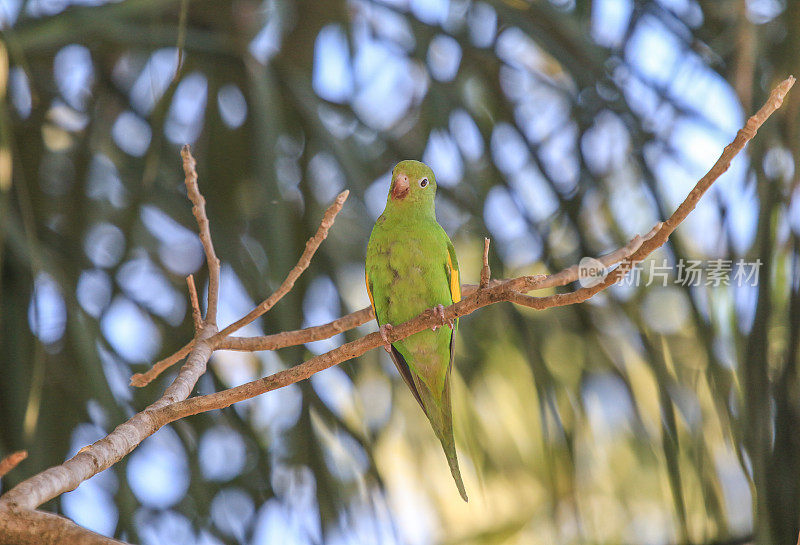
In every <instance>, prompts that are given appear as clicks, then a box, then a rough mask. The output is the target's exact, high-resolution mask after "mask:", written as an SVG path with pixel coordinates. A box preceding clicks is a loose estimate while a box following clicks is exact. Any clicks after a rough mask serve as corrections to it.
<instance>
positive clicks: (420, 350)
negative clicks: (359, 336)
mask: <svg viewBox="0 0 800 545" xmlns="http://www.w3.org/2000/svg"><path fill="white" fill-rule="evenodd" d="M404 177H405V178H404ZM401 179H402V180H401ZM398 180H401V181H400V182H398ZM406 180H407V182H408V191H405V192H403V187H404V183H405V181H406ZM435 195H436V179H435V177H434V174H433V171H432V170H431V169H430V168H429V167H428V166H427V165H425V164H423V163H420V162H418V161H403V162H401V163H399V164H398V165H397V166H396V167H395V168H394V170H393V171H392V186H391V188H390V193H389V197H388V198H387V200H386V208H385V210H384V211H383V214H381V216H380V217H379V218H378V220H377V221H376V222H375V227H374V228H373V230H372V235H371V236H370V239H369V244H368V246H367V262H366V277H367V290H368V292H369V294H370V300H371V301H372V304H373V307H374V310H375V315H376V317H377V319H378V324H379V325H384V324H392V325H397V324H400V323H402V322H405V321H408V320H410V319H411V318H414V317H415V316H417V315H418V314H420V313H421V312H423V311H424V310H425V309H428V308H431V307H435V306H437V305H444V306H448V305H451V304H452V303H453V302H454V296H455V300H458V299H459V298H460V287H459V286H458V261H457V259H456V256H455V249H454V248H453V244H452V243H451V242H450V238H449V237H448V236H447V233H445V231H444V229H442V227H441V226H440V225H439V223H438V222H437V221H436V212H435V208H434V197H435ZM451 279H452V280H453V282H452V283H451ZM453 290H456V291H455V292H454V291H453ZM456 328H457V321H456ZM456 328H454V330H451V329H450V328H449V327H447V326H444V327H440V328H438V329H437V330H436V331H431V330H425V331H421V332H419V333H416V334H414V335H411V336H410V337H407V338H406V339H403V340H402V341H398V342H396V343H393V345H392V351H391V356H392V360H393V361H394V363H395V365H396V366H397V368H398V370H399V371H400V374H401V376H402V377H403V379H404V380H405V382H406V384H407V385H408V387H409V388H410V389H411V391H412V393H413V394H414V397H415V398H416V399H417V401H418V402H419V404H420V406H421V407H422V410H423V411H424V412H425V415H426V416H427V417H428V420H429V421H430V423H431V426H432V427H433V430H434V432H435V433H436V436H437V437H438V438H439V441H440V442H441V443H442V447H443V448H444V452H445V456H446V457H447V462H448V464H449V465H450V472H451V473H452V474H453V478H454V479H455V482H456V486H457V487H458V491H459V493H460V494H461V497H462V498H464V501H467V493H466V491H465V489H464V483H463V481H462V479H461V472H460V470H459V467H458V459H457V457H456V449H455V439H454V437H453V418H452V411H451V407H450V370H451V368H452V365H453V338H454V334H455V329H456Z"/></svg>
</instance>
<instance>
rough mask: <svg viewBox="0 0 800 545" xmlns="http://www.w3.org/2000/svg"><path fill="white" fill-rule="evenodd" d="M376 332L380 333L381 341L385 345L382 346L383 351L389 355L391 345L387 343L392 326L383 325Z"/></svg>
mask: <svg viewBox="0 0 800 545" xmlns="http://www.w3.org/2000/svg"><path fill="white" fill-rule="evenodd" d="M378 331H380V333H381V339H383V342H384V343H385V344H384V345H383V349H384V350H386V353H387V354H391V353H392V343H391V342H389V333H391V332H392V324H383V325H382V326H381V327H380V329H379V330H378Z"/></svg>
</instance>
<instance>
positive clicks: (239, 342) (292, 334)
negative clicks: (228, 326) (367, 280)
mask: <svg viewBox="0 0 800 545" xmlns="http://www.w3.org/2000/svg"><path fill="white" fill-rule="evenodd" d="M374 318H375V314H374V313H373V312H372V307H366V308H362V309H361V310H359V311H356V312H352V313H350V314H348V315H346V316H342V317H341V318H338V319H336V320H334V321H332V322H329V323H327V324H324V325H318V326H314V327H307V328H305V329H298V330H295V331H282V332H281V333H275V334H274V335H264V336H261V337H226V338H224V339H221V340H220V341H219V342H218V343H217V345H216V347H217V349H219V350H240V351H245V352H256V351H259V350H277V349H278V348H285V347H287V346H297V345H298V344H305V343H310V342H313V341H320V340H322V339H329V338H330V337H333V336H334V335H338V334H339V333H342V332H344V331H348V330H350V329H353V328H354V327H358V326H360V325H363V324H366V323H367V322H369V321H370V320H373V319H374Z"/></svg>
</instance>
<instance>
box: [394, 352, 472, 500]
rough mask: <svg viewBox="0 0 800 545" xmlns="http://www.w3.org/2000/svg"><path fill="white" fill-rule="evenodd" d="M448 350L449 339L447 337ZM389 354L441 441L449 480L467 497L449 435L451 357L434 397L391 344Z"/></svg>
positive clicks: (454, 449) (453, 439)
mask: <svg viewBox="0 0 800 545" xmlns="http://www.w3.org/2000/svg"><path fill="white" fill-rule="evenodd" d="M450 342H451V345H450V346H451V351H452V339H451V341H450ZM389 355H390V356H391V357H392V361H393V362H394V364H395V366H397V370H398V371H400V376H402V377H403V380H404V381H405V382H406V384H408V387H409V388H410V389H411V393H413V394H414V398H415V399H416V400H417V401H418V402H419V405H420V407H422V410H423V411H425V415H426V416H427V417H428V420H429V421H430V423H431V426H432V427H433V431H434V432H436V437H438V438H439V441H440V442H441V443H442V448H443V449H444V455H445V456H446V457H447V464H448V465H449V466H450V473H452V475H453V480H454V481H455V482H456V486H457V487H458V493H459V494H461V497H462V498H463V499H464V501H469V499H468V498H467V491H466V489H465V488H464V481H463V480H462V479H461V470H460V469H459V467H458V457H457V456H456V440H455V438H454V437H453V411H452V408H451V406H450V370H451V369H452V365H453V362H452V359H451V361H450V366H451V367H450V368H448V370H447V376H446V377H445V379H444V391H443V392H442V395H441V399H440V400H437V399H436V398H435V397H434V396H433V394H432V393H431V391H430V390H429V389H428V387H427V386H426V385H425V383H424V382H422V380H420V378H419V377H418V376H417V375H415V374H413V373H412V372H411V370H410V369H409V367H408V364H407V363H406V360H405V358H404V357H403V355H402V354H401V353H400V352H399V351H398V350H397V348H395V347H394V346H392V349H391V352H390V353H389Z"/></svg>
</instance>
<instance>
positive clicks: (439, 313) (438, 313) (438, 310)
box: [431, 305, 454, 331]
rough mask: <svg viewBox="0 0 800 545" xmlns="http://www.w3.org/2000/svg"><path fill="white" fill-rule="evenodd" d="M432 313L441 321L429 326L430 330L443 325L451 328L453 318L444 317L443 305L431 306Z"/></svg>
mask: <svg viewBox="0 0 800 545" xmlns="http://www.w3.org/2000/svg"><path fill="white" fill-rule="evenodd" d="M433 315H434V316H435V317H438V318H439V319H440V320H441V321H442V325H441V326H439V325H434V326H431V331H436V330H437V329H439V328H440V327H442V326H445V325H449V326H450V329H453V325H454V324H453V320H448V319H446V318H445V317H444V305H436V306H435V307H433Z"/></svg>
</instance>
